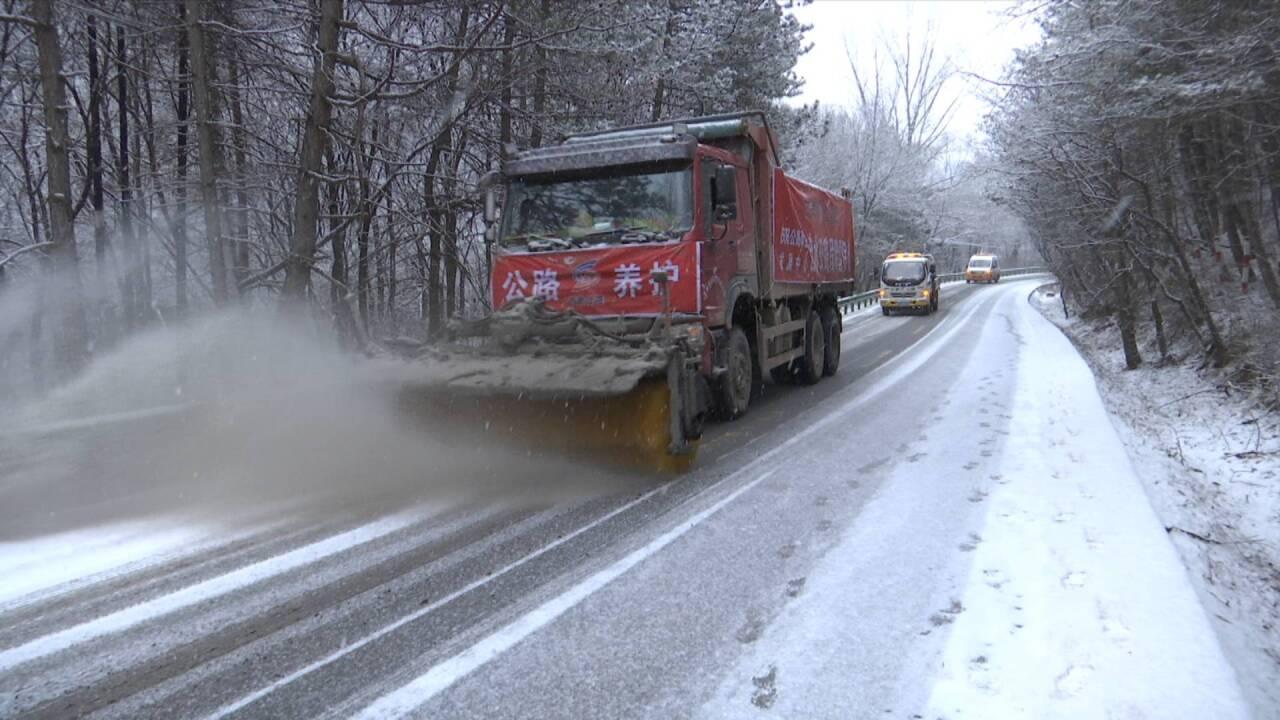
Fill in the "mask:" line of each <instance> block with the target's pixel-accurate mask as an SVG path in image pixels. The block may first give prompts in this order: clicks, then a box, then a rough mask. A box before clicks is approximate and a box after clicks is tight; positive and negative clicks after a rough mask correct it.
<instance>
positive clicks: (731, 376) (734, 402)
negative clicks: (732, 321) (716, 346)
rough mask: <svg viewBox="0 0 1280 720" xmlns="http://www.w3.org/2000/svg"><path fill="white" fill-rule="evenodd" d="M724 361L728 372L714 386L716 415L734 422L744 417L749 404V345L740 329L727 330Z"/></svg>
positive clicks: (750, 382) (750, 373) (750, 368)
mask: <svg viewBox="0 0 1280 720" xmlns="http://www.w3.org/2000/svg"><path fill="white" fill-rule="evenodd" d="M726 361H727V362H726V365H728V370H729V371H728V372H726V373H725V374H724V376H723V377H721V378H720V382H719V383H718V384H717V386H716V415H718V416H719V417H720V418H721V419H723V420H735V419H737V418H740V417H742V416H743V415H745V414H746V412H747V406H749V405H750V404H751V385H752V364H753V363H752V362H751V343H750V342H748V341H747V334H746V333H744V332H742V328H738V327H735V328H730V330H729V345H728V357H727V358H726Z"/></svg>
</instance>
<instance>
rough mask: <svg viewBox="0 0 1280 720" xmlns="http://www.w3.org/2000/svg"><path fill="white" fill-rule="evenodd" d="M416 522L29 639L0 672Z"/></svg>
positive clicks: (367, 532)
mask: <svg viewBox="0 0 1280 720" xmlns="http://www.w3.org/2000/svg"><path fill="white" fill-rule="evenodd" d="M421 519H422V518H421V514H420V511H418V510H416V509H415V510H411V511H405V512H402V513H399V514H396V515H391V516H388V517H385V518H383V519H381V520H378V521H376V522H372V523H368V524H365V525H360V526H357V527H355V528H353V529H351V530H348V531H346V532H342V533H339V534H337V535H332V536H329V537H326V538H324V539H322V540H318V541H316V542H313V543H311V544H308V545H304V546H302V547H300V548H296V549H294V550H291V551H289V552H286V553H284V554H281V555H276V556H273V557H270V558H267V559H265V560H261V561H259V562H256V563H253V564H252V565H248V566H246V567H242V568H239V569H237V570H234V571H232V572H229V573H226V574H223V575H219V576H217V577H213V578H210V579H208V580H204V581H202V582H199V583H196V584H195V585H189V586H187V587H184V588H182V589H181V590H177V591H174V592H172V593H169V594H167V595H163V596H161V597H158V598H154V599H152V600H149V601H147V602H143V603H139V604H137V605H131V606H129V607H126V608H123V609H121V610H118V611H116V612H114V613H111V614H108V615H103V616H101V617H97V618H93V619H91V620H86V621H85V622H83V623H80V624H79V625H75V626H72V627H69V628H66V629H64V630H61V631H59V632H56V633H52V634H50V635H44V636H41V637H38V638H35V639H32V640H30V641H28V642H26V643H24V644H22V645H19V646H17V647H12V648H8V649H6V650H3V651H0V671H3V670H6V669H9V668H12V667H14V666H17V665H19V664H22V663H25V662H30V661H31V660H33V659H36V658H40V657H44V656H47V655H51V654H53V653H55V652H59V651H62V650H65V649H67V648H69V647H72V646H73V645H76V644H77V643H82V642H87V641H89V640H93V639H96V638H98V637H101V636H103V635H107V634H111V633H118V632H122V631H124V630H127V629H129V628H131V627H134V626H136V625H138V624H140V623H142V622H145V621H147V620H151V619H154V618H156V617H160V616H162V615H167V614H169V613H173V612H175V611H177V610H181V609H183V608H186V607H190V606H192V605H195V604H196V603H199V602H203V601H205V600H208V599H210V598H215V597H219V596H223V595H227V594H229V593H231V592H232V591H234V590H237V589H239V588H243V587H246V586H248V585H251V584H253V583H256V582H259V581H261V580H263V579H266V578H269V577H273V576H276V575H280V574H283V573H286V572H288V571H290V570H293V569H295V568H299V567H302V566H304V565H307V564H310V563H314V562H316V561H317V560H320V559H323V558H325V557H328V556H331V555H335V554H337V553H339V552H342V551H344V550H348V549H350V548H352V547H355V546H357V545H361V544H364V543H367V542H370V541H371V540H375V539H377V538H380V537H382V536H384V535H388V534H390V533H393V532H395V531H397V530H400V529H402V528H405V527H407V526H409V525H410V524H412V523H414V522H416V521H419V520H421Z"/></svg>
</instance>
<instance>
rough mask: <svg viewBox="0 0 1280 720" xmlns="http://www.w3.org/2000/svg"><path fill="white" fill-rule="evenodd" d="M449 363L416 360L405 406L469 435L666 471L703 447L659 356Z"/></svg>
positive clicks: (676, 469) (404, 386)
mask: <svg viewBox="0 0 1280 720" xmlns="http://www.w3.org/2000/svg"><path fill="white" fill-rule="evenodd" d="M449 361H450V362H445V363H440V362H435V363H433V362H431V361H430V360H427V361H426V362H425V363H420V364H417V365H418V369H417V370H416V371H410V372H411V375H409V376H408V377H405V378H403V382H402V383H401V385H400V387H401V390H400V395H401V406H402V407H403V408H404V409H405V410H406V411H407V412H409V413H410V414H412V415H413V416H415V417H417V418H419V419H422V420H424V421H425V422H427V423H428V424H429V425H432V426H434V427H436V428H439V429H442V430H444V431H446V432H449V433H457V434H460V438H459V440H460V441H470V442H473V443H493V444H495V445H501V446H506V447H515V448H518V449H523V450H525V451H527V452H529V453H555V454H559V455H564V456H568V457H579V458H586V459H589V460H592V461H597V462H602V463H605V464H608V465H617V466H624V467H628V468H634V469H641V470H647V471H658V472H663V473H680V472H684V471H685V470H687V469H688V468H689V467H690V466H691V465H692V463H693V460H694V458H695V456H696V454H697V446H698V443H697V439H696V438H689V437H684V435H685V433H683V432H682V430H681V428H680V427H679V426H678V419H677V418H676V417H674V416H675V413H677V412H678V410H677V409H676V408H673V391H672V381H671V376H672V373H671V372H668V368H667V365H666V363H665V361H663V360H661V359H660V358H653V357H651V358H646V359H636V358H628V359H625V360H624V361H623V362H617V359H616V358H573V357H569V358H565V357H558V356H554V355H553V356H551V357H547V356H545V355H544V356H528V355H518V356H515V357H490V356H483V355H476V356H466V355H464V356H461V357H458V356H456V355H455V356H453V357H451V358H449ZM447 368H453V370H447ZM674 402H675V403H678V402H679V400H678V399H676V400H674Z"/></svg>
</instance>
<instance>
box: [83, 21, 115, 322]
mask: <svg viewBox="0 0 1280 720" xmlns="http://www.w3.org/2000/svg"><path fill="white" fill-rule="evenodd" d="M87 22H88V31H89V128H88V130H87V131H86V134H85V144H86V151H87V153H88V161H89V183H90V186H89V202H90V204H91V205H92V207H93V270H94V277H95V282H94V286H93V292H91V293H90V297H91V302H92V304H93V305H94V306H95V307H96V308H98V312H97V313H95V315H96V318H95V320H96V322H97V323H98V328H99V329H98V331H99V333H102V332H104V331H105V330H106V328H107V327H108V326H109V325H110V318H109V317H108V312H107V305H106V299H107V287H108V285H109V283H110V280H109V278H108V277H107V250H108V241H107V220H106V215H105V212H104V209H105V198H104V194H103V190H102V91H103V87H102V84H103V80H102V73H101V71H100V70H99V65H98V18H97V17H95V16H93V15H90V16H89V17H88V18H87Z"/></svg>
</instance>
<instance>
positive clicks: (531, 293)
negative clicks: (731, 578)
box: [410, 112, 855, 472]
mask: <svg viewBox="0 0 1280 720" xmlns="http://www.w3.org/2000/svg"><path fill="white" fill-rule="evenodd" d="M504 155H505V158H504V161H503V163H502V166H501V170H500V171H498V172H495V173H491V174H490V176H487V177H486V179H485V180H484V181H483V182H482V187H484V188H485V192H486V196H485V219H486V221H487V223H488V228H487V230H486V238H487V240H488V242H489V246H490V248H491V257H492V260H491V274H490V277H491V281H490V288H489V291H490V292H491V294H492V298H491V299H492V307H493V308H494V312H492V314H490V315H489V316H487V317H485V318H483V319H480V320H470V321H461V320H454V321H451V322H450V323H449V338H448V340H447V341H446V342H443V343H438V344H434V345H432V346H429V347H428V349H427V350H425V351H424V353H423V355H422V356H421V357H419V358H418V359H419V360H420V361H422V362H420V363H416V364H417V365H418V367H419V368H421V371H420V372H419V373H418V374H417V376H416V380H415V381H414V382H413V383H411V385H412V388H411V390H410V392H411V393H413V394H415V395H416V396H417V397H418V398H428V399H430V401H431V402H430V403H429V406H430V407H431V409H432V412H433V413H437V414H438V416H439V417H442V418H445V419H446V420H445V421H446V422H448V423H449V424H450V425H453V424H455V423H463V422H467V423H468V424H469V425H471V426H472V427H474V423H473V422H472V421H474V422H479V423H481V424H483V426H484V428H485V429H486V431H487V432H489V433H497V434H498V435H499V436H505V437H506V438H508V439H511V440H517V441H519V442H520V443H521V444H530V443H531V444H532V445H531V447H533V448H536V449H537V450H538V451H542V450H551V451H567V452H569V453H571V454H587V455H592V456H596V457H603V458H604V459H606V460H610V461H615V462H621V463H624V464H626V465H629V466H633V467H634V466H641V467H646V468H652V469H658V470H662V471H677V472H678V471H681V470H683V469H685V468H687V467H688V466H689V465H690V464H691V463H692V461H693V458H694V456H695V454H696V452H697V448H698V441H699V439H700V438H701V436H702V431H703V425H704V423H705V422H706V420H707V419H708V417H711V416H715V417H718V418H721V419H735V418H738V417H741V416H742V415H743V414H745V413H746V412H747V410H748V407H749V406H750V404H751V400H752V394H753V390H754V389H755V388H756V387H757V386H758V385H759V384H760V383H761V382H762V378H764V377H766V376H768V377H770V378H772V380H773V381H774V382H778V383H792V382H794V383H802V384H813V383H817V382H819V381H820V380H821V379H822V378H823V376H827V375H833V374H835V372H836V369H837V368H838V367H839V365H840V332H841V316H840V311H839V305H838V299H839V298H840V297H841V296H843V295H846V294H848V293H850V292H852V290H853V278H854V257H855V252H854V251H855V246H854V242H855V241H854V218H853V207H852V205H851V203H850V201H849V199H848V197H847V193H846V194H845V196H841V195H837V194H833V193H831V192H828V191H826V190H823V189H821V188H818V187H815V186H813V185H810V184H808V183H805V182H802V181H799V180H797V179H795V178H792V177H789V176H788V175H787V174H786V173H785V172H784V171H783V170H782V168H781V166H780V163H779V160H778V150H777V142H776V137H775V135H774V133H773V131H772V130H771V129H770V127H769V125H768V122H767V120H766V118H765V115H764V114H763V113H760V112H745V113H735V114H729V115H719V116H710V117H701V118H694V119H688V120H681V121H673V122H665V123H657V124H651V125H641V126H635V127H625V128H617V129H613V130H608V131H602V132H591V133H584V134H579V135H574V136H570V137H568V138H566V139H565V140H564V141H562V142H561V143H559V144H556V145H553V146H547V147H540V148H536V149H530V150H524V151H508V152H505V153H504ZM500 197H501V201H499V198H500ZM499 206H500V209H501V211H500V212H499ZM494 439H496V440H501V439H503V438H502V437H498V438H494Z"/></svg>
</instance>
